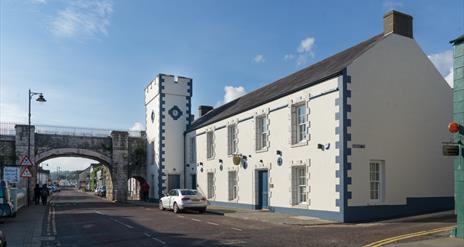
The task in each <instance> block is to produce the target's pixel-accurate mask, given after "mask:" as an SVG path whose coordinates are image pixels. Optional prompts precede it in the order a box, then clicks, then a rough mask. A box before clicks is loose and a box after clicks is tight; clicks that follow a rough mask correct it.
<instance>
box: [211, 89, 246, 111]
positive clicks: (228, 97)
mask: <svg viewBox="0 0 464 247" xmlns="http://www.w3.org/2000/svg"><path fill="white" fill-rule="evenodd" d="M245 94H246V90H245V88H244V87H242V86H238V87H234V86H225V87H224V99H223V100H222V101H218V102H217V103H216V105H215V106H214V107H215V108H216V107H219V106H221V105H223V104H226V103H229V102H231V101H232V100H234V99H237V98H239V97H242V96H243V95H245Z"/></svg>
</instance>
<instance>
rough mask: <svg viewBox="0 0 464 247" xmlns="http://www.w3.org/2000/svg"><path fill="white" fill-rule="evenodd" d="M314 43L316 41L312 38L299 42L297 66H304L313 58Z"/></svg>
mask: <svg viewBox="0 0 464 247" xmlns="http://www.w3.org/2000/svg"><path fill="white" fill-rule="evenodd" d="M315 42H316V39H315V38H313V37H308V38H305V39H303V40H302V41H301V42H300V45H299V46H298V49H297V51H298V57H297V59H296V64H297V65H304V64H305V63H306V62H307V60H308V59H309V58H313V57H314V52H313V48H314V43H315Z"/></svg>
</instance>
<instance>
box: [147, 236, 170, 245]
mask: <svg viewBox="0 0 464 247" xmlns="http://www.w3.org/2000/svg"><path fill="white" fill-rule="evenodd" d="M151 239H153V240H155V241H158V243H160V244H162V245H166V242H164V241H163V240H161V239H158V238H155V237H152V238H151Z"/></svg>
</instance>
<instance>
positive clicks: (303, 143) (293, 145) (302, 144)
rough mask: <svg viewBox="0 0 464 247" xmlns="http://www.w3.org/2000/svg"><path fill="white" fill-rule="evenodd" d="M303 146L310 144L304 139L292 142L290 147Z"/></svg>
mask: <svg viewBox="0 0 464 247" xmlns="http://www.w3.org/2000/svg"><path fill="white" fill-rule="evenodd" d="M302 146H308V141H307V140H304V141H301V142H298V143H295V144H292V145H291V146H290V147H292V148H297V147H302Z"/></svg>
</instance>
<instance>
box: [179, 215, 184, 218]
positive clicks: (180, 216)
mask: <svg viewBox="0 0 464 247" xmlns="http://www.w3.org/2000/svg"><path fill="white" fill-rule="evenodd" d="M177 217H179V218H185V216H182V215H177Z"/></svg>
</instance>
